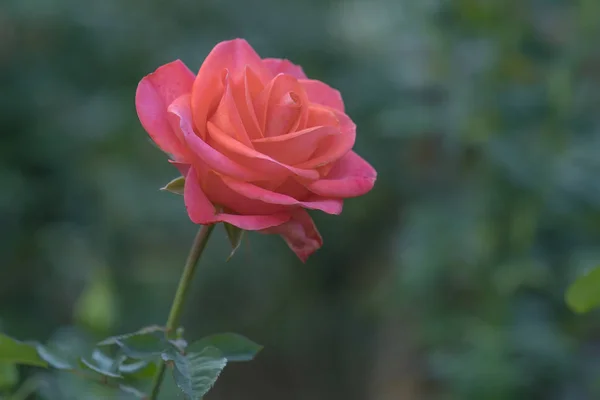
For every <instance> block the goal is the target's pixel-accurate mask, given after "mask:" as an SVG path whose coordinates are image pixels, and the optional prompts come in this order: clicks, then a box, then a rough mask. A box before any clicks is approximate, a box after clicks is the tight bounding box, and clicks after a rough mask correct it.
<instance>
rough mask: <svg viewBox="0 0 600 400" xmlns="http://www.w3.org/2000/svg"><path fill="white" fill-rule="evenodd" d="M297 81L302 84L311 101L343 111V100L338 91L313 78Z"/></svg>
mask: <svg viewBox="0 0 600 400" xmlns="http://www.w3.org/2000/svg"><path fill="white" fill-rule="evenodd" d="M298 82H300V83H301V84H302V86H304V90H305V91H306V94H307V95H308V99H309V100H310V101H311V102H312V103H317V104H321V105H324V106H327V107H331V108H333V109H335V110H338V111H341V112H344V101H343V100H342V95H341V94H340V92H339V91H337V90H336V89H334V88H332V87H331V86H329V85H327V84H325V83H323V82H321V81H317V80H313V79H301V80H299V81H298Z"/></svg>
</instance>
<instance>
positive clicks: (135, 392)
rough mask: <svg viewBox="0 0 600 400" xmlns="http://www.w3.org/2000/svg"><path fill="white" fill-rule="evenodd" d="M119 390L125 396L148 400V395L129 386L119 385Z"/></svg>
mask: <svg viewBox="0 0 600 400" xmlns="http://www.w3.org/2000/svg"><path fill="white" fill-rule="evenodd" d="M119 389H120V390H121V391H122V392H124V393H127V394H130V395H132V396H133V397H135V398H137V399H148V395H147V394H146V393H143V392H140V391H139V390H138V389H136V388H134V387H133V386H129V385H119Z"/></svg>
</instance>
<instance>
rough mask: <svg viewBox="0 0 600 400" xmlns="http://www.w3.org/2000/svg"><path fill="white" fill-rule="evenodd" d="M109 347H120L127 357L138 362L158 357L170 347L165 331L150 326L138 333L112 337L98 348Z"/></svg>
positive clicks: (158, 327) (161, 328)
mask: <svg viewBox="0 0 600 400" xmlns="http://www.w3.org/2000/svg"><path fill="white" fill-rule="evenodd" d="M108 345H116V346H118V347H119V348H120V349H121V350H122V351H123V353H124V354H125V355H127V356H128V357H130V358H134V359H137V360H149V359H152V358H154V357H158V356H160V354H161V353H162V352H164V351H165V350H167V349H168V348H169V347H170V344H169V342H168V340H167V339H166V337H165V329H164V328H163V327H160V326H149V327H146V328H143V329H140V330H139V331H137V332H133V333H128V334H125V335H119V336H112V337H109V338H107V339H105V340H103V341H101V342H100V343H98V346H108Z"/></svg>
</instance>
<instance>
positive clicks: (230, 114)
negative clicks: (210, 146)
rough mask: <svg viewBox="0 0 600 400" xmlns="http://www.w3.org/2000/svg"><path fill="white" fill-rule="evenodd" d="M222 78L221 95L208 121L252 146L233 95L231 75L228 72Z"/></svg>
mask: <svg viewBox="0 0 600 400" xmlns="http://www.w3.org/2000/svg"><path fill="white" fill-rule="evenodd" d="M226 71H227V70H226ZM224 78H225V79H224V82H223V86H224V92H223V97H222V98H221V102H220V103H219V106H218V107H217V109H216V111H215V112H214V114H213V115H212V116H211V117H210V121H211V122H212V123H214V124H215V125H216V126H218V127H219V128H220V129H221V130H222V131H223V132H225V133H227V134H229V135H230V136H231V137H233V138H235V139H236V140H237V141H239V142H240V143H243V144H244V145H246V146H250V147H253V146H252V143H251V142H250V138H249V137H248V133H246V127H245V126H244V123H243V122H242V118H241V117H240V113H239V111H238V106H237V104H236V102H235V99H234V97H233V88H232V86H233V82H232V80H231V77H230V76H229V74H226V76H225V77H224Z"/></svg>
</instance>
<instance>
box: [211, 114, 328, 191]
mask: <svg viewBox="0 0 600 400" xmlns="http://www.w3.org/2000/svg"><path fill="white" fill-rule="evenodd" d="M207 125H208V132H209V133H210V139H212V141H211V142H210V144H211V145H212V147H213V148H214V149H216V150H218V152H219V153H221V154H224V155H225V156H226V157H227V158H229V159H231V160H235V162H236V163H239V164H240V165H243V166H245V167H247V168H248V169H251V170H252V171H256V172H257V173H260V174H262V176H263V177H266V178H268V179H269V180H280V179H282V178H287V177H288V176H290V175H297V176H300V177H302V178H305V179H309V180H314V179H317V178H319V173H318V172H317V171H315V170H311V169H302V168H296V167H293V166H290V165H286V164H284V163H281V162H279V161H277V160H275V159H273V158H272V157H269V156H267V155H265V154H262V153H259V152H258V151H256V150H254V149H252V148H249V147H247V146H244V145H243V144H241V143H240V142H238V141H237V140H235V139H233V138H231V137H230V136H228V135H226V134H225V133H224V132H223V131H221V130H220V129H219V128H218V127H217V126H216V125H214V124H212V123H211V122H210V121H209V122H208V124H207ZM227 175H229V176H232V175H231V174H227ZM245 180H246V181H248V179H245Z"/></svg>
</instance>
